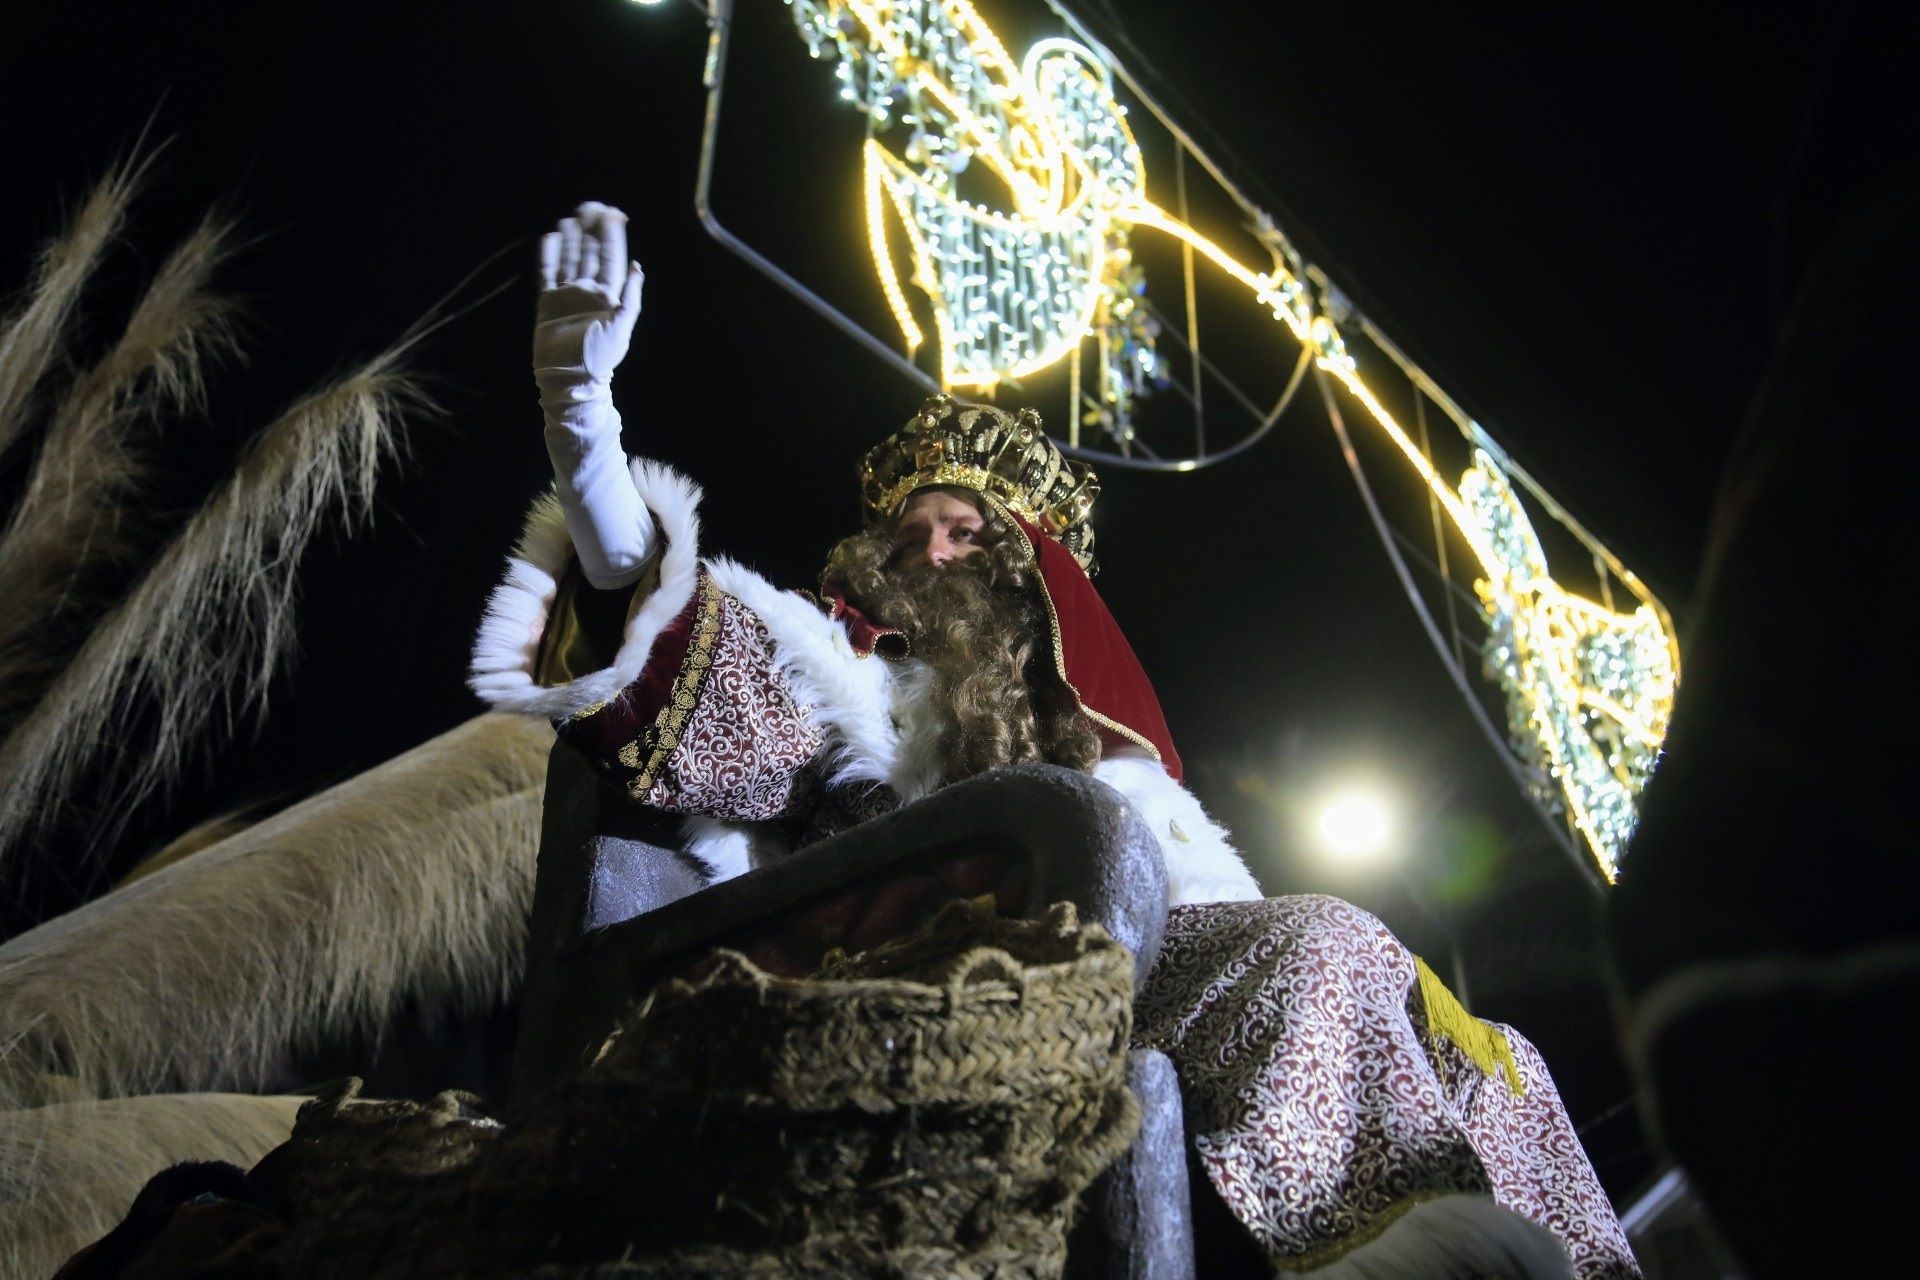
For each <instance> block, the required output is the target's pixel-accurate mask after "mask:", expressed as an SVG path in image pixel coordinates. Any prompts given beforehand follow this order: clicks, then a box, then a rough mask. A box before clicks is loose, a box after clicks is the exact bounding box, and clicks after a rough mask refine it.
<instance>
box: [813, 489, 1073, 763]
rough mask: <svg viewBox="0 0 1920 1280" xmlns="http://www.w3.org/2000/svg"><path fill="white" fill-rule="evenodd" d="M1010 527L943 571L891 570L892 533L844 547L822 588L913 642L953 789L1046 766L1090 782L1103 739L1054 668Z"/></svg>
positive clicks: (991, 526) (994, 531)
mask: <svg viewBox="0 0 1920 1280" xmlns="http://www.w3.org/2000/svg"><path fill="white" fill-rule="evenodd" d="M1019 537H1020V534H1019V532H1018V531H1017V530H1015V529H1013V528H1011V527H1010V526H1008V525H1007V524H1006V522H1005V521H1003V520H1000V519H998V518H997V517H989V518H988V520H987V523H986V525H985V527H984V528H982V529H981V531H980V534H979V540H978V541H979V546H980V550H979V552H977V553H976V554H973V555H969V556H966V557H964V558H962V559H959V560H955V561H953V562H952V563H950V564H948V565H946V566H944V567H937V566H934V565H930V564H924V563H917V564H911V565H903V566H901V567H898V568H895V567H893V561H894V559H895V556H896V555H897V554H898V551H899V543H898V540H897V539H896V538H895V536H894V533H893V531H892V530H891V529H889V528H877V529H869V530H867V531H866V532H864V533H857V534H855V535H853V536H852V537H850V538H847V539H844V540H843V541H841V542H840V544H839V545H837V546H836V547H834V549H833V551H832V553H831V554H829V556H828V557H827V568H826V571H825V573H823V574H822V575H821V577H822V580H823V581H824V582H827V583H829V584H832V585H833V586H834V587H835V588H836V589H837V590H839V591H841V592H842V593H843V594H845V596H846V597H847V600H848V602H849V603H851V604H853V605H854V606H856V607H857V608H859V609H860V611H861V612H862V613H864V614H866V615H867V617H868V618H870V619H872V620H873V621H874V622H876V623H878V624H879V625H881V626H885V627H893V628H897V629H898V630H899V631H901V632H902V633H904V634H905V636H906V638H907V642H908V644H909V645H910V646H911V650H912V653H913V656H914V657H917V658H919V659H920V660H921V661H923V662H925V663H926V664H927V665H928V666H929V667H930V668H931V669H932V671H933V684H932V697H933V702H934V707H935V709H936V711H937V713H938V714H939V715H940V717H941V719H942V721H943V725H942V729H941V733H940V759H941V764H942V766H943V767H944V769H945V772H946V778H947V781H949V782H957V781H959V780H960V779H962V778H970V777H972V776H974V775H975V774H977V773H984V772H986V771H987V770H988V769H997V768H999V767H1000V766H1002V765H1009V764H1020V763H1023V762H1025V761H1033V760H1038V761H1046V762H1048V763H1051V764H1058V765H1064V766H1066V767H1067V768H1069V769H1078V770H1080V771H1081V772H1082V773H1087V772H1091V771H1092V769H1093V766H1094V765H1095V764H1096V763H1097V762H1098V761H1099V759H1100V736H1099V734H1098V733H1097V732H1096V731H1095V730H1094V727H1093V724H1092V722H1091V721H1089V720H1088V719H1087V717H1086V716H1085V715H1084V714H1082V713H1081V710H1080V703H1079V700H1078V699H1077V698H1075V697H1074V696H1073V694H1072V693H1071V692H1070V691H1069V690H1068V689H1067V687H1066V685H1065V684H1064V683H1063V682H1062V681H1061V679H1060V677H1059V676H1058V675H1057V674H1056V673H1055V671H1054V667H1053V646H1052V637H1051V632H1050V631H1049V629H1048V626H1047V620H1046V615H1045V613H1044V612H1043V609H1042V606H1041V603H1040V599H1039V595H1038V592H1039V584H1038V581H1037V577H1038V575H1037V574H1036V573H1035V571H1034V570H1033V569H1032V568H1030V567H1029V565H1028V563H1027V559H1026V557H1025V555H1024V554H1023V548H1022V547H1020V545H1019V543H1018V541H1017V539H1018V538H1019Z"/></svg>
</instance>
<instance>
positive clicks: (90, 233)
mask: <svg viewBox="0 0 1920 1280" xmlns="http://www.w3.org/2000/svg"><path fill="white" fill-rule="evenodd" d="M152 159H153V154H152V153H148V154H147V155H145V156H142V155H140V153H139V152H138V150H137V149H136V151H135V152H134V154H133V155H131V156H130V157H129V158H127V159H125V160H123V161H121V162H120V163H119V164H117V165H115V166H114V167H113V168H112V169H111V170H109V171H108V173H107V176H106V177H104V178H102V179H101V180H100V182H99V183H98V184H97V185H96V186H95V187H94V189H93V191H92V192H91V194H89V195H88V196H87V199H86V202H85V203H84V204H82V205H81V206H80V211H79V212H78V213H76V214H75V215H74V217H73V221H72V222H71V223H69V224H68V226H67V229H66V231H65V232H64V233H62V234H61V235H60V236H59V237H58V238H56V239H55V240H54V241H53V243H51V244H50V245H48V246H47V248H46V249H45V251H43V252H42V253H41V255H40V261H39V262H38V263H37V264H36V265H35V270H34V274H33V279H32V281H31V282H30V283H29V284H28V286H27V289H26V298H25V301H23V302H22V303H21V304H20V306H19V307H18V308H17V309H16V310H15V311H14V312H13V314H12V315H10V316H8V317H7V319H6V321H5V323H4V324H3V325H0V454H4V453H5V452H6V451H7V450H8V449H10V448H11V447H12V446H13V445H14V444H16V443H17V442H18V441H19V440H20V439H21V438H22V437H23V436H24V435H25V434H26V430H27V426H28V424H29V422H30V421H31V419H32V414H31V407H32V405H33V401H34V398H35V393H36V392H37V391H38V390H39V387H40V382H41V379H43V378H44V377H45V376H46V375H47V372H48V371H49V370H50V369H52V368H53V367H54V366H55V365H57V364H58V363H59V357H60V354H61V351H62V348H63V347H64V345H65V341H66V336H67V328H68V324H69V322H70V321H71V320H72V318H73V312H74V308H75V307H76V306H78V305H79V302H80V295H81V294H82V293H83V292H84V291H85V289H86V286H87V282H88V281H89V280H91V279H92V278H93V273H94V270H95V269H96V268H97V267H98V266H99V265H100V260H101V259H102V258H103V257H105V256H106V252H107V250H108V248H110V247H111V246H112V245H113V243H114V241H115V240H116V239H117V238H118V237H119V234H120V228H121V227H122V225H124V224H125V222H126V216H127V206H128V205H129V204H131V203H132V201H133V195H134V192H135V191H136V190H137V189H138V188H139V186H140V181H141V179H142V178H143V177H144V176H145V173H146V169H147V166H148V165H149V164H150V163H151V162H152Z"/></svg>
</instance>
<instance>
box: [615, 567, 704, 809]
mask: <svg viewBox="0 0 1920 1280" xmlns="http://www.w3.org/2000/svg"><path fill="white" fill-rule="evenodd" d="M725 603H726V597H725V596H724V595H723V594H722V593H721V591H720V588H719V587H717V586H715V585H714V582H713V579H711V578H709V577H707V576H706V575H705V574H702V575H701V577H700V599H699V602H698V603H697V604H696V605H695V606H694V616H693V633H692V635H690V636H689V637H688V638H687V657H686V660H685V661H684V662H682V663H681V664H680V674H679V675H678V676H676V677H674V681H673V688H672V690H670V691H669V692H668V694H667V701H666V703H665V705H663V706H662V707H661V708H660V710H659V713H658V714H656V715H655V716H654V717H653V723H652V724H650V725H648V726H647V729H646V732H645V733H642V734H641V735H640V736H639V737H638V738H637V739H635V740H634V741H632V742H629V743H628V744H627V745H626V746H624V747H622V748H620V756H619V759H620V763H621V764H623V765H626V766H627V767H628V768H629V769H638V770H639V771H640V772H639V773H638V774H637V775H636V776H635V777H634V779H633V781H632V782H630V783H628V784H627V791H628V793H629V794H631V795H632V796H633V797H634V798H635V799H638V800H644V799H645V798H646V795H647V792H649V791H651V790H653V784H654V783H655V782H657V781H658V780H659V778H660V773H661V771H662V770H663V769H665V768H666V765H667V760H668V758H669V757H671V756H672V755H673V752H674V749H675V748H676V747H678V746H679V745H680V735H681V734H682V733H684V732H685V731H686V727H687V721H688V720H690V719H692V718H693V709H694V707H696V706H698V705H699V702H700V690H701V688H702V687H703V686H704V685H705V684H706V681H707V673H708V672H709V671H711V670H712V669H713V649H714V645H715V644H716V643H718V641H719V639H720V612H721V609H722V607H723V606H724V605H725Z"/></svg>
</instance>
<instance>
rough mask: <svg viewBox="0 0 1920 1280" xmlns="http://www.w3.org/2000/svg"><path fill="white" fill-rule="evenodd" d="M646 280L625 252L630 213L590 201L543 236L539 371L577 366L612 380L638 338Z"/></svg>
mask: <svg viewBox="0 0 1920 1280" xmlns="http://www.w3.org/2000/svg"><path fill="white" fill-rule="evenodd" d="M645 282H646V273H645V272H644V271H642V270H641V269H640V264H639V263H637V262H634V261H632V260H631V259H629V258H628V257H627V215H626V214H624V213H622V212H621V211H620V210H618V209H615V208H613V207H612V206H611V205H604V204H599V203H597V202H595V201H588V202H587V203H586V204H583V205H581V206H580V208H579V209H578V210H577V211H576V212H575V214H574V216H573V217H571V218H562V219H561V220H560V224H559V226H557V227H556V228H555V229H554V230H552V231H549V232H548V233H547V234H546V235H544V236H542V237H541V238H540V301H539V305H538V308H537V310H536V311H535V317H534V326H533V367H534V369H535V370H536V371H543V370H544V371H556V370H561V369H566V370H572V371H574V372H575V373H576V376H582V377H584V378H585V379H586V380H589V381H591V382H594V383H598V384H601V385H603V386H604V385H606V384H609V383H611V382H612V381H613V371H614V369H615V368H617V367H618V366H619V364H620V361H621V360H622V359H624V358H625V356H626V354H627V347H628V344H629V343H630V342H631V341H632V339H633V324H634V321H635V320H637V319H639V317H640V289H641V286H642V285H643V284H645ZM549 376H551V373H549ZM545 380H546V379H543V380H542V381H545Z"/></svg>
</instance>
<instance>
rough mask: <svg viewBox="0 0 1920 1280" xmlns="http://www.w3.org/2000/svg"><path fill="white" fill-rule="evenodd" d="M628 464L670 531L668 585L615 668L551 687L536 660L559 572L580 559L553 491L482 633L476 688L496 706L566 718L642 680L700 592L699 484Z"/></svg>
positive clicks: (649, 465) (470, 678)
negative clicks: (663, 636) (538, 673)
mask: <svg viewBox="0 0 1920 1280" xmlns="http://www.w3.org/2000/svg"><path fill="white" fill-rule="evenodd" d="M628 465H629V469H630V470H631V472H632V475H633V483H634V487H635V488H636V489H638V490H639V491H640V500H641V501H642V502H644V503H646V505H647V509H648V510H649V511H651V512H652V513H653V517H654V519H655V520H656V521H658V522H659V525H660V532H661V534H662V535H663V536H664V541H665V544H666V547H665V550H664V551H663V552H662V553H661V557H660V585H659V586H658V587H657V588H656V589H655V590H654V592H653V594H652V595H650V596H648V597H647V600H646V602H645V603H644V604H642V605H641V606H640V608H639V609H638V610H637V611H636V612H635V613H634V615H633V617H632V618H630V619H629V620H628V621H627V629H626V634H625V636H624V637H623V638H622V640H621V642H620V650H619V652H618V653H616V654H615V655H614V659H613V662H612V664H611V665H610V666H608V667H606V668H604V669H603V670H600V671H595V672H592V673H590V674H588V675H584V676H581V677H580V678H579V679H577V680H571V681H568V682H567V683H566V684H562V685H554V686H553V687H551V688H543V687H541V686H540V685H538V684H536V683H535V682H534V678H533V662H534V658H535V655H537V654H538V653H539V651H540V637H541V636H542V634H544V633H545V631H546V628H547V622H548V618H549V615H550V614H551V612H552V610H553V600H554V595H555V593H556V592H557V591H558V590H559V585H560V574H561V573H562V572H563V571H564V570H565V569H566V566H567V562H568V561H569V560H570V559H571V558H572V557H573V543H572V542H571V541H570V540H569V539H568V537H567V526H566V520H565V517H564V516H563V515H562V514H561V510H560V502H559V499H557V498H556V497H555V496H554V495H553V494H552V493H551V492H548V493H547V494H545V495H543V496H542V497H541V498H540V499H539V500H538V501H536V502H535V503H534V504H533V510H532V511H530V512H529V513H528V514H527V524H526V530H525V532H524V533H522V534H521V537H520V543H519V545H518V546H517V547H516V548H515V549H514V553H513V555H512V556H511V557H510V558H509V559H508V560H507V572H506V576H505V578H504V580H503V581H502V582H501V583H500V585H499V586H498V587H495V588H494V591H493V596H492V598H491V599H489V600H488V601H487V612H486V617H485V618H484V619H482V621H481V623H480V630H479V633H478V634H477V635H476V636H475V637H474V642H473V660H472V663H471V664H470V665H469V667H468V674H467V686H468V687H469V688H471V689H472V690H473V691H474V692H475V693H477V694H479V695H480V697H481V698H483V699H485V700H486V701H487V702H488V703H490V704H491V705H492V706H493V707H494V708H495V709H497V710H500V711H514V712H519V713H521V714H523V715H536V716H545V717H547V718H549V719H556V720H557V719H564V718H566V717H568V716H574V715H578V714H580V713H581V712H582V711H585V710H587V709H588V708H590V707H593V706H595V705H597V704H599V703H602V702H605V701H607V700H608V699H609V698H611V697H613V696H614V695H615V694H617V693H619V692H620V691H621V690H622V689H624V688H626V687H627V686H628V685H629V684H632V683H633V682H634V681H635V680H636V679H638V678H639V676H640V673H641V671H642V670H644V669H645V667H646V665H647V657H648V655H649V654H651V653H652V652H653V643H654V641H655V640H657V639H659V638H660V633H661V632H662V631H663V630H665V629H666V626H667V624H668V623H670V622H672V621H673V620H674V619H675V618H676V617H678V616H679V614H680V611H681V610H682V609H684V608H686V606H687V602H688V601H689V600H691V599H692V598H693V589H694V586H695V584H696V583H697V581H698V579H699V567H700V562H699V550H700V516H699V507H700V487H699V486H698V485H696V484H694V483H693V482H692V481H691V480H689V479H687V478H686V477H685V476H683V475H681V474H680V473H679V472H677V471H675V470H673V469H672V468H671V467H667V466H664V465H662V464H660V463H657V462H649V461H647V460H646V459H644V458H635V459H633V460H632V461H631V462H630V463H629V464H628Z"/></svg>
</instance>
